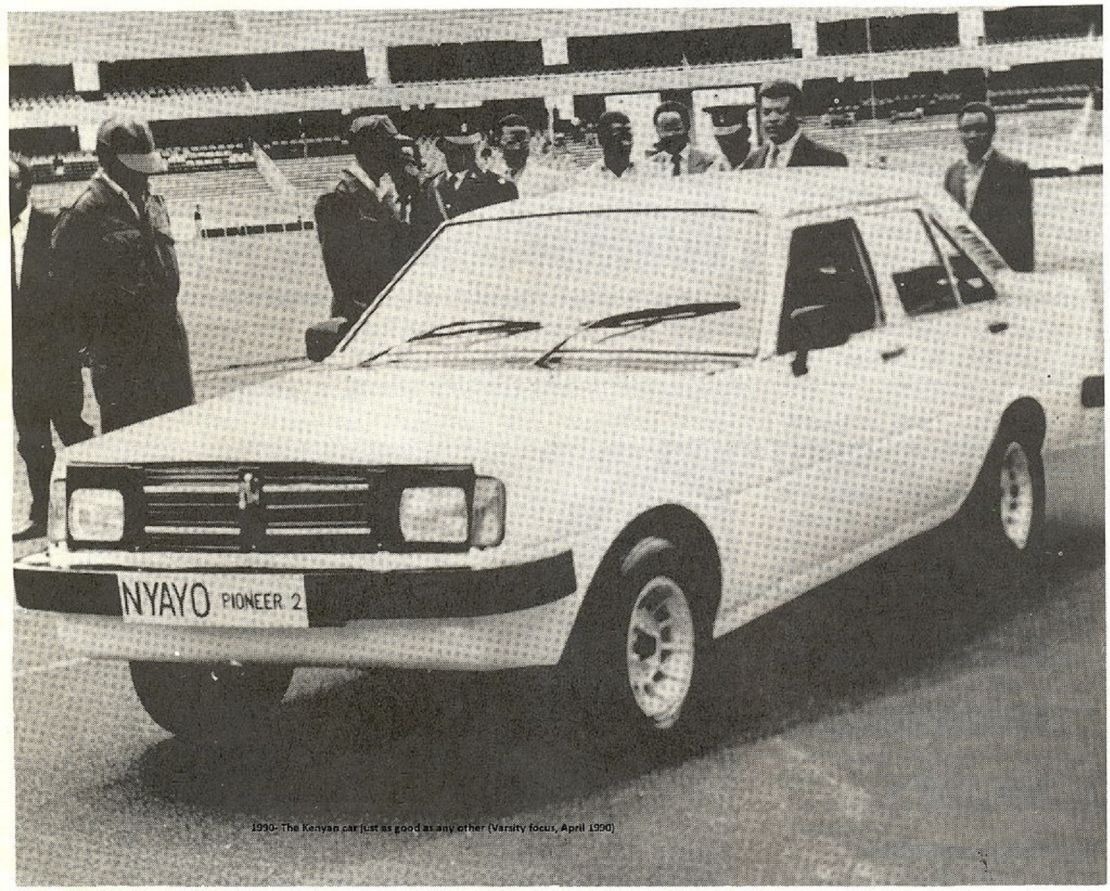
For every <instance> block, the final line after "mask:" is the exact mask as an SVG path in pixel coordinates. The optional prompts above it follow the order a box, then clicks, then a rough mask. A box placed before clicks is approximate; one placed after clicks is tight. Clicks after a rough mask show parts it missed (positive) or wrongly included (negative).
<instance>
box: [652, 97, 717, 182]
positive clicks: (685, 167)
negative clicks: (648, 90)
mask: <svg viewBox="0 0 1110 891" xmlns="http://www.w3.org/2000/svg"><path fill="white" fill-rule="evenodd" d="M652 122H653V123H654V124H655V133H656V135H657V136H658V137H659V141H658V142H656V143H655V149H654V153H653V154H652V155H651V156H650V157H649V158H648V161H649V162H650V163H651V164H653V165H654V166H655V172H656V173H657V174H662V175H663V176H690V175H692V174H697V173H706V172H707V171H710V170H713V169H714V168H715V167H716V166H717V163H718V161H717V157H716V155H711V154H709V152H703V151H702V150H701V149H699V148H697V147H696V146H693V145H691V144H690V109H688V108H687V107H686V106H685V105H683V104H682V103H681V102H661V103H660V104H659V107H658V108H656V109H655V114H654V116H653V117H652Z"/></svg>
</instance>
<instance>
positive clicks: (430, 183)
mask: <svg viewBox="0 0 1110 891" xmlns="http://www.w3.org/2000/svg"><path fill="white" fill-rule="evenodd" d="M481 141H482V134H481V133H479V132H478V131H477V130H475V129H474V128H473V127H471V126H470V123H469V122H468V121H465V120H457V121H454V122H452V124H451V125H450V126H449V127H448V128H447V131H446V132H445V133H444V135H443V136H442V137H440V139H439V141H438V142H437V147H438V148H439V150H440V151H441V152H443V157H444V160H445V161H446V163H447V169H446V170H444V171H441V172H440V173H438V174H436V175H435V176H433V177H431V178H430V179H428V180H426V181H425V182H424V184H423V185H422V186H421V187H420V194H419V195H418V196H417V198H416V200H415V201H414V202H413V206H412V226H413V229H414V230H415V231H416V233H417V237H418V238H419V239H420V241H421V242H423V240H424V239H426V238H428V236H430V235H431V234H432V233H433V232H435V230H436V228H437V227H438V226H439V224H440V223H442V222H444V221H445V220H451V219H454V218H455V217H457V216H459V215H460V214H464V213H468V212H469V211H472V210H477V209H478V208H480V207H488V206H489V205H491V204H500V203H501V202H502V201H514V200H516V199H517V198H518V197H520V193H519V192H518V191H517V187H516V186H515V185H513V183H512V182H510V181H509V180H508V179H506V178H505V177H503V176H500V175H499V174H497V173H494V172H493V171H492V170H483V169H482V168H481V166H479V164H478V144H479V143H480V142H481Z"/></svg>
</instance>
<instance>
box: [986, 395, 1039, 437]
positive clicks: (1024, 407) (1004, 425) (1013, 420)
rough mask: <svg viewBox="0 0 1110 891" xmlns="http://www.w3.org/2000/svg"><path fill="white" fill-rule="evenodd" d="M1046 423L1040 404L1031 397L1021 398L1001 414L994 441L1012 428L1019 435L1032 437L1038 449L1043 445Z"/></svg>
mask: <svg viewBox="0 0 1110 891" xmlns="http://www.w3.org/2000/svg"><path fill="white" fill-rule="evenodd" d="M1047 423H1048V422H1047V419H1046V418H1045V412H1044V408H1042V407H1041V404H1040V403H1039V402H1038V401H1037V400H1036V399H1034V398H1033V397H1032V396H1023V397H1021V398H1020V399H1015V400H1014V401H1013V402H1011V403H1010V405H1009V406H1008V407H1007V409H1006V411H1004V412H1003V413H1002V417H1001V419H999V422H998V428H997V430H996V431H995V439H997V438H998V434H999V433H1001V432H1002V431H1003V430H1005V429H1009V428H1013V429H1014V430H1015V431H1017V432H1019V433H1028V434H1030V435H1031V436H1032V437H1033V444H1034V445H1036V446H1037V448H1038V449H1039V448H1040V447H1041V446H1042V445H1043V444H1044V438H1045V432H1046V430H1047Z"/></svg>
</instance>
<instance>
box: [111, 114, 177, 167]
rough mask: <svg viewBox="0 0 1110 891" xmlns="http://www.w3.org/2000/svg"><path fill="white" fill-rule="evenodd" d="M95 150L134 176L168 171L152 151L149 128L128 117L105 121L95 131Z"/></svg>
mask: <svg viewBox="0 0 1110 891" xmlns="http://www.w3.org/2000/svg"><path fill="white" fill-rule="evenodd" d="M96 147H97V150H99V151H104V152H107V153H108V154H110V155H112V156H114V157H116V158H118V159H119V162H120V163H121V164H122V165H123V166H124V167H127V168H128V169H130V170H134V171H135V172H136V173H148V174H149V173H165V172H166V171H167V170H168V169H169V164H167V163H166V159H165V158H163V157H162V156H161V155H160V154H159V153H158V150H157V148H155V145H154V134H152V133H151V132H150V125H149V124H148V123H147V122H146V121H141V120H139V119H138V118H135V117H131V116H130V115H118V114H117V115H112V116H111V117H110V118H108V119H107V120H106V121H104V123H102V124H101V125H100V129H99V130H97V131H96Z"/></svg>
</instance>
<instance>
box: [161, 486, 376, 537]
mask: <svg viewBox="0 0 1110 891" xmlns="http://www.w3.org/2000/svg"><path fill="white" fill-rule="evenodd" d="M378 482H379V480H378V479H377V475H376V474H375V473H374V472H373V471H359V470H358V469H353V468H350V467H335V468H329V467H321V466H319V465H314V466H311V467H246V468H244V467H238V466H202V465H197V466H186V467H182V466H173V467H165V468H159V467H147V468H144V470H143V480H142V491H143V502H144V506H145V510H144V519H143V534H142V536H141V540H140V544H139V547H140V549H142V550H161V551H312V552H352V551H354V552H366V551H374V550H379V549H380V548H381V536H380V535H379V530H378V529H377V528H376V527H377V526H378V525H379V524H378V523H377V522H376V521H375V519H374V518H373V516H372V515H373V509H374V507H373V505H374V503H375V501H376V500H377V499H375V497H374V495H375V488H376V487H377V483H378Z"/></svg>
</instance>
